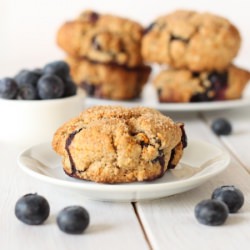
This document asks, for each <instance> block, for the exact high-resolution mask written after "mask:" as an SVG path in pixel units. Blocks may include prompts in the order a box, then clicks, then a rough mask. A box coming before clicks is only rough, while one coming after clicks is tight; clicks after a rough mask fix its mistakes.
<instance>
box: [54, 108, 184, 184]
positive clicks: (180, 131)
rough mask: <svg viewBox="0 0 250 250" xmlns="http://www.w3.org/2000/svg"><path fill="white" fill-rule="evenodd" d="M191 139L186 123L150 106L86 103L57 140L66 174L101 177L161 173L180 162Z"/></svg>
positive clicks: (129, 178) (119, 179)
mask: <svg viewBox="0 0 250 250" xmlns="http://www.w3.org/2000/svg"><path fill="white" fill-rule="evenodd" d="M186 145H187V140H186V135H185V131H184V125H183V123H175V122H174V121H173V120H171V118H169V117H166V116H164V115H162V114H161V113H160V112H158V111H156V110H153V109H150V108H143V107H136V108H125V107H120V106H95V107H92V108H89V109H86V110H85V111H83V112H82V113H81V114H80V115H79V116H78V117H76V118H74V119H72V120H70V121H68V122H67V123H65V124H64V125H62V126H61V127H60V128H59V129H58V130H57V131H56V132H55V135H54V138H53V142H52V146H53V149H54V150H55V151H56V152H57V153H58V154H59V155H60V156H61V157H62V164H63V169H64V171H65V173H66V174H68V175H69V176H72V177H76V178H79V179H83V180H90V181H94V182H101V183H126V182H135V181H151V180H154V179H157V178H159V177H161V176H163V175H164V173H165V172H166V171H167V170H168V169H171V168H174V167H175V166H176V165H177V164H178V162H179V160H180V158H181V156H182V153H183V149H184V148H185V147H186Z"/></svg>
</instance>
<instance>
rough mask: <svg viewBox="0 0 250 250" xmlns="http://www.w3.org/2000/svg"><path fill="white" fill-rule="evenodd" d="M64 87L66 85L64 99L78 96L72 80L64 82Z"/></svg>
mask: <svg viewBox="0 0 250 250" xmlns="http://www.w3.org/2000/svg"><path fill="white" fill-rule="evenodd" d="M64 85H65V89H64V97H67V96H73V95H75V94H76V90H77V87H76V84H75V83H74V82H73V81H72V80H70V79H68V80H67V81H65V82H64Z"/></svg>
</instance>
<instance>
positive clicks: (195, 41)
mask: <svg viewBox="0 0 250 250" xmlns="http://www.w3.org/2000/svg"><path fill="white" fill-rule="evenodd" d="M240 44H241V37H240V33H239V31H238V30H237V28H236V27H235V26H234V25H233V24H232V23H230V21H229V20H227V19H225V18H223V17H220V16H216V15H213V14H211V13H198V12H195V11H187V10H177V11H175V12H172V13H170V14H168V15H165V16H161V17H159V18H158V19H156V20H155V21H154V22H153V23H152V24H151V25H149V27H148V28H146V29H145V31H144V36H143V39H142V56H143V59H144V60H145V61H146V62H152V63H159V64H167V65H169V66H171V67H173V68H178V69H180V68H186V69H189V70H191V71H212V70H218V71H220V70H224V69H226V68H227V67H228V65H229V64H230V62H231V61H232V60H233V59H234V58H235V57H236V55H237V53H238V51H239V48H240Z"/></svg>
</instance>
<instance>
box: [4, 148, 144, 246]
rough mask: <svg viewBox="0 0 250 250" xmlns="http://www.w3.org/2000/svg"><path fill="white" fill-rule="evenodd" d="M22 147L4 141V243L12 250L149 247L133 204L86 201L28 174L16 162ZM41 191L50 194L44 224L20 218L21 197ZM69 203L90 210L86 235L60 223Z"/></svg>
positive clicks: (45, 195)
mask: <svg viewBox="0 0 250 250" xmlns="http://www.w3.org/2000/svg"><path fill="white" fill-rule="evenodd" d="M18 152H19V151H18V150H17V149H15V148H13V147H12V146H9V147H8V146H6V145H1V144H0V159H1V167H0V197H1V199H0V214H1V218H0V231H1V234H0V245H1V249H6V250H7V249H8V250H20V249H22V250H24V249H25V250H34V249H36V250H39V249H41V250H44V249H46V250H55V249H60V250H66V249H67V250H68V249H74V250H77V249H102V250H103V249H107V250H109V249H124V250H127V249H135V250H137V249H149V247H148V244H147V242H146V240H145V238H144V235H143V231H142V229H141V227H140V224H139V222H138V220H137V217H136V214H135V213H134V209H133V206H132V205H131V203H108V202H97V201H90V200H84V199H83V197H82V196H80V195H77V194H75V195H73V194H72V193H65V192H63V191H62V190H59V189H55V188H54V187H52V186H47V185H46V184H44V183H41V182H39V181H37V180H34V179H32V178H31V177H29V176H27V175H26V174H24V173H23V172H22V171H21V170H20V169H19V168H18V166H17V164H16V157H17V154H18ZM34 192H37V193H38V194H40V195H43V196H44V197H46V198H47V199H48V201H49V203H50V207H51V212H50V216H49V219H48V220H47V221H46V223H45V224H44V225H40V226H28V225H25V224H23V223H21V222H20V221H18V220H17V219H16V217H15V215H14V206H15V203H16V201H17V199H18V198H19V197H21V196H22V195H24V194H27V193H34ZM68 205H82V206H84V207H85V208H86V209H87V210H88V211H89V213H90V226H89V228H88V229H87V230H86V231H85V233H84V234H82V235H68V234H65V233H63V232H61V231H60V230H59V229H58V227H57V225H56V215H57V214H58V212H59V211H60V210H61V209H62V208H64V207H65V206H68Z"/></svg>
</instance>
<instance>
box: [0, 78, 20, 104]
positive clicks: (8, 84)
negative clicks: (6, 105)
mask: <svg viewBox="0 0 250 250" xmlns="http://www.w3.org/2000/svg"><path fill="white" fill-rule="evenodd" d="M17 93H18V87H17V84H16V82H15V80H14V79H12V78H9V77H5V78H3V79H1V80H0V98H4V99H15V98H16V96H17Z"/></svg>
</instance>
